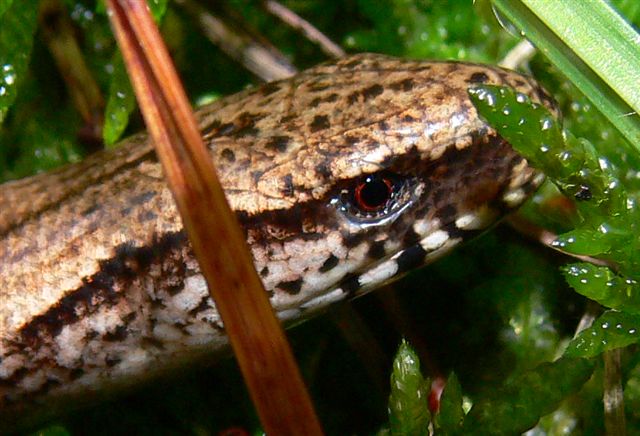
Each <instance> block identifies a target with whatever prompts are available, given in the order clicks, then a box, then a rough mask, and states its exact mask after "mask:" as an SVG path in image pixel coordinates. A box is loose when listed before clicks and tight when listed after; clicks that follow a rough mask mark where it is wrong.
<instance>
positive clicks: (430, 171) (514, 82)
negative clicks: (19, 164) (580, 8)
mask: <svg viewBox="0 0 640 436" xmlns="http://www.w3.org/2000/svg"><path fill="white" fill-rule="evenodd" d="M476 83H495V84H503V85H508V86H511V87H513V88H515V89H517V90H518V91H520V92H522V93H524V94H527V95H529V96H530V97H531V98H532V99H533V100H534V101H537V102H540V103H542V104H545V105H547V107H549V108H550V109H551V110H553V111H555V108H554V106H553V103H552V101H551V99H550V98H549V96H548V95H547V94H546V93H545V92H544V90H542V88H540V87H539V86H538V85H537V84H536V82H535V81H533V80H532V79H530V78H528V77H525V76H522V75H519V74H517V73H513V72H508V71H505V70H502V69H499V68H495V67H487V66H481V65H474V64H461V63H452V62H425V61H406V60H399V59H395V58H391V57H386V56H382V55H373V54H362V55H355V56H350V57H347V58H344V59H342V60H339V61H336V62H331V63H326V64H322V65H319V66H317V67H315V68H312V69H310V70H307V71H306V72H303V73H301V74H300V75H298V76H295V77H293V78H291V79H287V80H283V81H280V82H274V83H269V84H266V85H264V86H262V87H258V88H254V89H251V90H247V91H244V92H241V93H239V94H236V95H233V96H230V97H227V98H224V99H221V100H219V101H217V102H215V103H213V104H212V105H210V106H207V107H205V108H203V109H201V110H199V111H198V113H197V116H198V119H199V120H200V126H201V129H202V132H203V136H204V138H205V142H206V143H207V145H208V146H209V148H210V150H211V155H212V158H213V160H214V161H215V164H216V167H217V169H218V172H219V176H220V179H221V182H222V184H223V187H224V188H225V192H226V194H227V197H228V200H229V202H230V204H231V207H232V208H233V209H234V210H235V211H236V213H237V215H238V218H239V220H240V222H241V223H242V225H243V227H244V229H245V232H246V237H247V241H248V242H249V244H250V246H251V249H252V252H253V256H254V260H255V265H256V269H257V271H258V272H259V274H260V276H261V278H262V280H263V282H264V284H265V288H266V289H267V292H268V293H269V295H270V297H271V301H272V304H273V305H274V307H275V309H276V311H277V312H278V315H279V316H280V317H281V318H282V319H284V320H297V319H300V318H302V317H305V316H308V315H309V314H310V313H312V312H315V311H317V310H319V309H322V308H324V307H326V306H327V305H329V304H330V303H332V302H334V301H338V300H340V299H343V298H346V297H350V296H356V295H361V294H362V293H364V292H366V291H369V290H371V289H374V288H376V287H378V286H380V285H382V284H384V283H386V282H388V281H390V280H394V279H396V278H398V277H400V276H401V275H402V274H403V273H405V272H407V271H408V270H410V269H413V268H416V267H418V266H420V265H422V264H424V263H427V262H430V261H432V260H434V259H436V258H438V257H440V256H442V255H443V254H444V253H446V252H447V251H449V250H450V249H451V248H453V247H454V246H455V245H457V244H458V243H459V242H461V241H462V240H463V239H466V238H468V237H469V236H472V235H475V234H477V233H479V232H481V231H482V230H484V229H486V228H487V227H488V226H490V225H491V224H492V223H493V222H495V221H496V220H497V219H498V218H499V217H500V216H502V215H503V214H504V213H505V212H506V211H508V210H510V209H513V208H514V207H517V206H518V205H519V204H520V203H522V202H523V201H524V200H525V199H526V197H527V196H528V195H529V194H530V193H531V192H532V191H533V190H534V189H535V188H536V187H537V185H539V183H540V182H541V180H542V177H541V175H539V174H536V173H535V171H534V170H533V169H531V168H529V167H528V166H527V163H526V161H525V160H524V159H523V158H521V157H520V156H518V155H517V154H515V153H514V152H513V150H512V149H511V147H510V146H509V145H508V144H507V143H506V142H505V141H504V140H502V138H500V137H499V136H498V135H497V134H496V133H495V131H493V130H492V129H491V128H490V127H489V126H487V125H486V124H485V123H484V122H483V121H482V120H481V119H479V117H478V116H477V113H476V111H475V109H474V107H473V105H472V104H471V102H470V101H469V98H468V95H467V89H468V87H469V86H473V85H474V84H476ZM381 170H385V171H391V172H393V173H396V174H399V175H401V176H402V177H405V178H406V179H407V180H409V181H410V185H409V186H410V192H408V193H407V194H406V197H407V199H408V200H407V201H406V204H403V205H402V208H400V209H399V212H398V213H394V214H393V215H390V216H388V217H383V218H384V219H380V220H378V221H377V222H374V223H368V224H366V225H365V224H363V223H362V222H360V221H358V220H357V219H353V217H350V216H348V215H345V213H344V212H342V211H341V210H340V208H339V207H338V206H337V205H336V198H337V197H338V195H339V193H340V192H341V191H344V190H349V189H353V187H354V184H357V183H358V180H360V178H361V177H362V176H363V175H366V174H371V173H376V172H378V171H381ZM0 332H1V333H0V417H1V418H3V419H4V421H2V422H8V421H7V420H8V419H9V418H8V417H11V419H14V418H15V417H16V416H19V414H20V413H21V412H22V411H25V410H31V409H33V408H34V407H35V406H37V405H42V404H48V405H51V404H52V403H51V400H52V398H56V401H55V404H64V403H63V402H60V401H59V399H61V398H66V399H72V398H76V397H83V396H84V395H85V394H86V392H87V390H110V389H114V388H118V387H122V386H126V385H128V384H131V383H134V382H137V381H138V380H140V379H144V378H146V377H148V376H152V375H153V374H156V373H159V372H163V371H166V370H167V369H169V368H174V367H179V366H181V365H183V364H185V362H189V361H193V360H197V358H199V356H202V355H210V354H212V353H213V352H216V351H218V350H221V349H224V348H225V345H226V338H225V335H224V330H223V327H222V324H221V322H220V319H219V316H218V314H217V311H216V310H215V306H214V304H213V302H212V301H211V299H210V298H209V296H208V293H207V289H206V286H205V282H204V279H203V278H202V276H201V275H200V272H199V268H198V266H197V263H196V261H195V259H194V258H193V254H192V252H191V249H190V246H189V244H188V242H187V240H186V237H185V235H184V232H183V230H182V226H181V222H180V218H179V216H178V215H177V212H176V209H175V206H174V203H173V199H172V197H171V194H170V192H169V191H168V189H167V187H166V185H165V182H164V181H163V179H162V171H161V168H160V165H159V164H158V162H157V160H156V158H155V155H154V154H153V152H152V149H151V145H150V144H149V143H148V140H147V139H146V136H145V135H137V136H135V137H133V138H130V139H129V140H127V141H125V143H124V144H122V145H121V147H120V148H118V149H116V150H115V151H112V152H103V153H98V154H96V155H94V156H92V157H90V158H88V159H87V160H86V161H84V162H81V163H79V164H75V165H71V166H68V167H65V168H63V169H60V170H58V171H56V172H53V173H50V174H44V175H38V176H35V177H32V178H27V179H24V180H21V181H16V182H10V183H7V184H5V185H2V186H0ZM143 376H144V377H143ZM61 407H62V406H61ZM5 417H7V418H6V419H5Z"/></svg>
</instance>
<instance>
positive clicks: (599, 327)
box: [565, 310, 640, 357]
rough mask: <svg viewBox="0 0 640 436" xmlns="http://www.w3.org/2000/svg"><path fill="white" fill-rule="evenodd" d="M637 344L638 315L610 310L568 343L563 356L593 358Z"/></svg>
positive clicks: (639, 330) (638, 340) (638, 333)
mask: <svg viewBox="0 0 640 436" xmlns="http://www.w3.org/2000/svg"><path fill="white" fill-rule="evenodd" d="M637 342H640V315H635V314H630V313H624V312H616V311H613V310H610V311H607V312H605V313H603V314H602V315H601V316H600V317H599V318H598V319H596V320H595V321H594V322H593V325H592V326H591V327H589V328H588V329H585V330H583V331H581V332H580V334H578V336H577V337H576V338H574V339H573V340H572V341H571V342H570V343H569V346H568V347H567V350H566V351H565V355H566V356H570V357H593V356H597V355H598V354H600V353H602V352H604V351H607V350H613V349H615V348H621V347H626V346H627V345H630V344H634V343H637Z"/></svg>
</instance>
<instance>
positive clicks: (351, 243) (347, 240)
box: [343, 233, 365, 248]
mask: <svg viewBox="0 0 640 436" xmlns="http://www.w3.org/2000/svg"><path fill="white" fill-rule="evenodd" d="M364 238H365V235H364V234H362V233H356V234H353V235H351V234H347V235H345V236H343V243H344V245H345V246H346V247H347V248H353V247H355V246H356V245H360V243H361V242H362V241H363V239H364Z"/></svg>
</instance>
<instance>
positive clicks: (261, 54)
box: [176, 0, 297, 82]
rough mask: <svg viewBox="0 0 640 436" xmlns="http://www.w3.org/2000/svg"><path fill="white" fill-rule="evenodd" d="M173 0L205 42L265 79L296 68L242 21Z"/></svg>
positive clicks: (190, 0)
mask: <svg viewBox="0 0 640 436" xmlns="http://www.w3.org/2000/svg"><path fill="white" fill-rule="evenodd" d="M176 3H177V4H179V5H180V6H182V7H183V9H184V10H185V11H186V12H187V13H188V14H189V15H190V16H191V17H192V19H193V20H194V21H195V22H196V23H197V25H198V26H199V27H200V30H201V31H202V33H203V35H204V36H205V37H206V38H207V39H208V40H209V41H211V42H212V43H213V44H215V45H217V46H218V47H219V48H220V49H221V50H222V51H224V52H225V53H226V54H227V55H228V56H229V57H231V58H232V59H235V60H236V61H237V62H239V63H240V64H242V65H243V66H244V67H245V68H246V69H247V70H249V71H251V72H252V73H253V74H255V75H256V76H257V77H259V78H260V79H262V80H264V81H265V82H270V81H272V80H280V79H286V78H287V77H291V76H293V75H294V74H296V72H297V70H296V67H295V66H294V65H293V64H291V62H289V59H287V58H286V57H285V55H284V54H283V53H282V52H281V51H280V50H278V49H277V48H276V47H275V46H273V45H272V44H270V43H269V41H267V40H266V39H265V38H263V37H261V36H260V35H257V34H256V33H255V32H249V31H247V30H246V28H245V26H243V25H242V23H240V25H238V24H237V23H233V22H231V23H227V22H226V20H225V19H224V18H223V17H219V16H216V15H214V14H213V13H211V12H209V11H207V10H206V9H205V8H203V7H202V6H200V5H199V4H198V3H197V2H195V1H193V0H176Z"/></svg>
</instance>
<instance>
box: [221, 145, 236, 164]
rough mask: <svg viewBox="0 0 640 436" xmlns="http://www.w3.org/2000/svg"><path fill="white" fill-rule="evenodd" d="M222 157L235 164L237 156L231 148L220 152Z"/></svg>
mask: <svg viewBox="0 0 640 436" xmlns="http://www.w3.org/2000/svg"><path fill="white" fill-rule="evenodd" d="M220 157H222V158H223V159H225V160H227V161H228V162H235V161H236V155H235V153H234V152H233V150H231V149H229V148H225V149H223V150H222V151H221V152H220Z"/></svg>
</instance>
